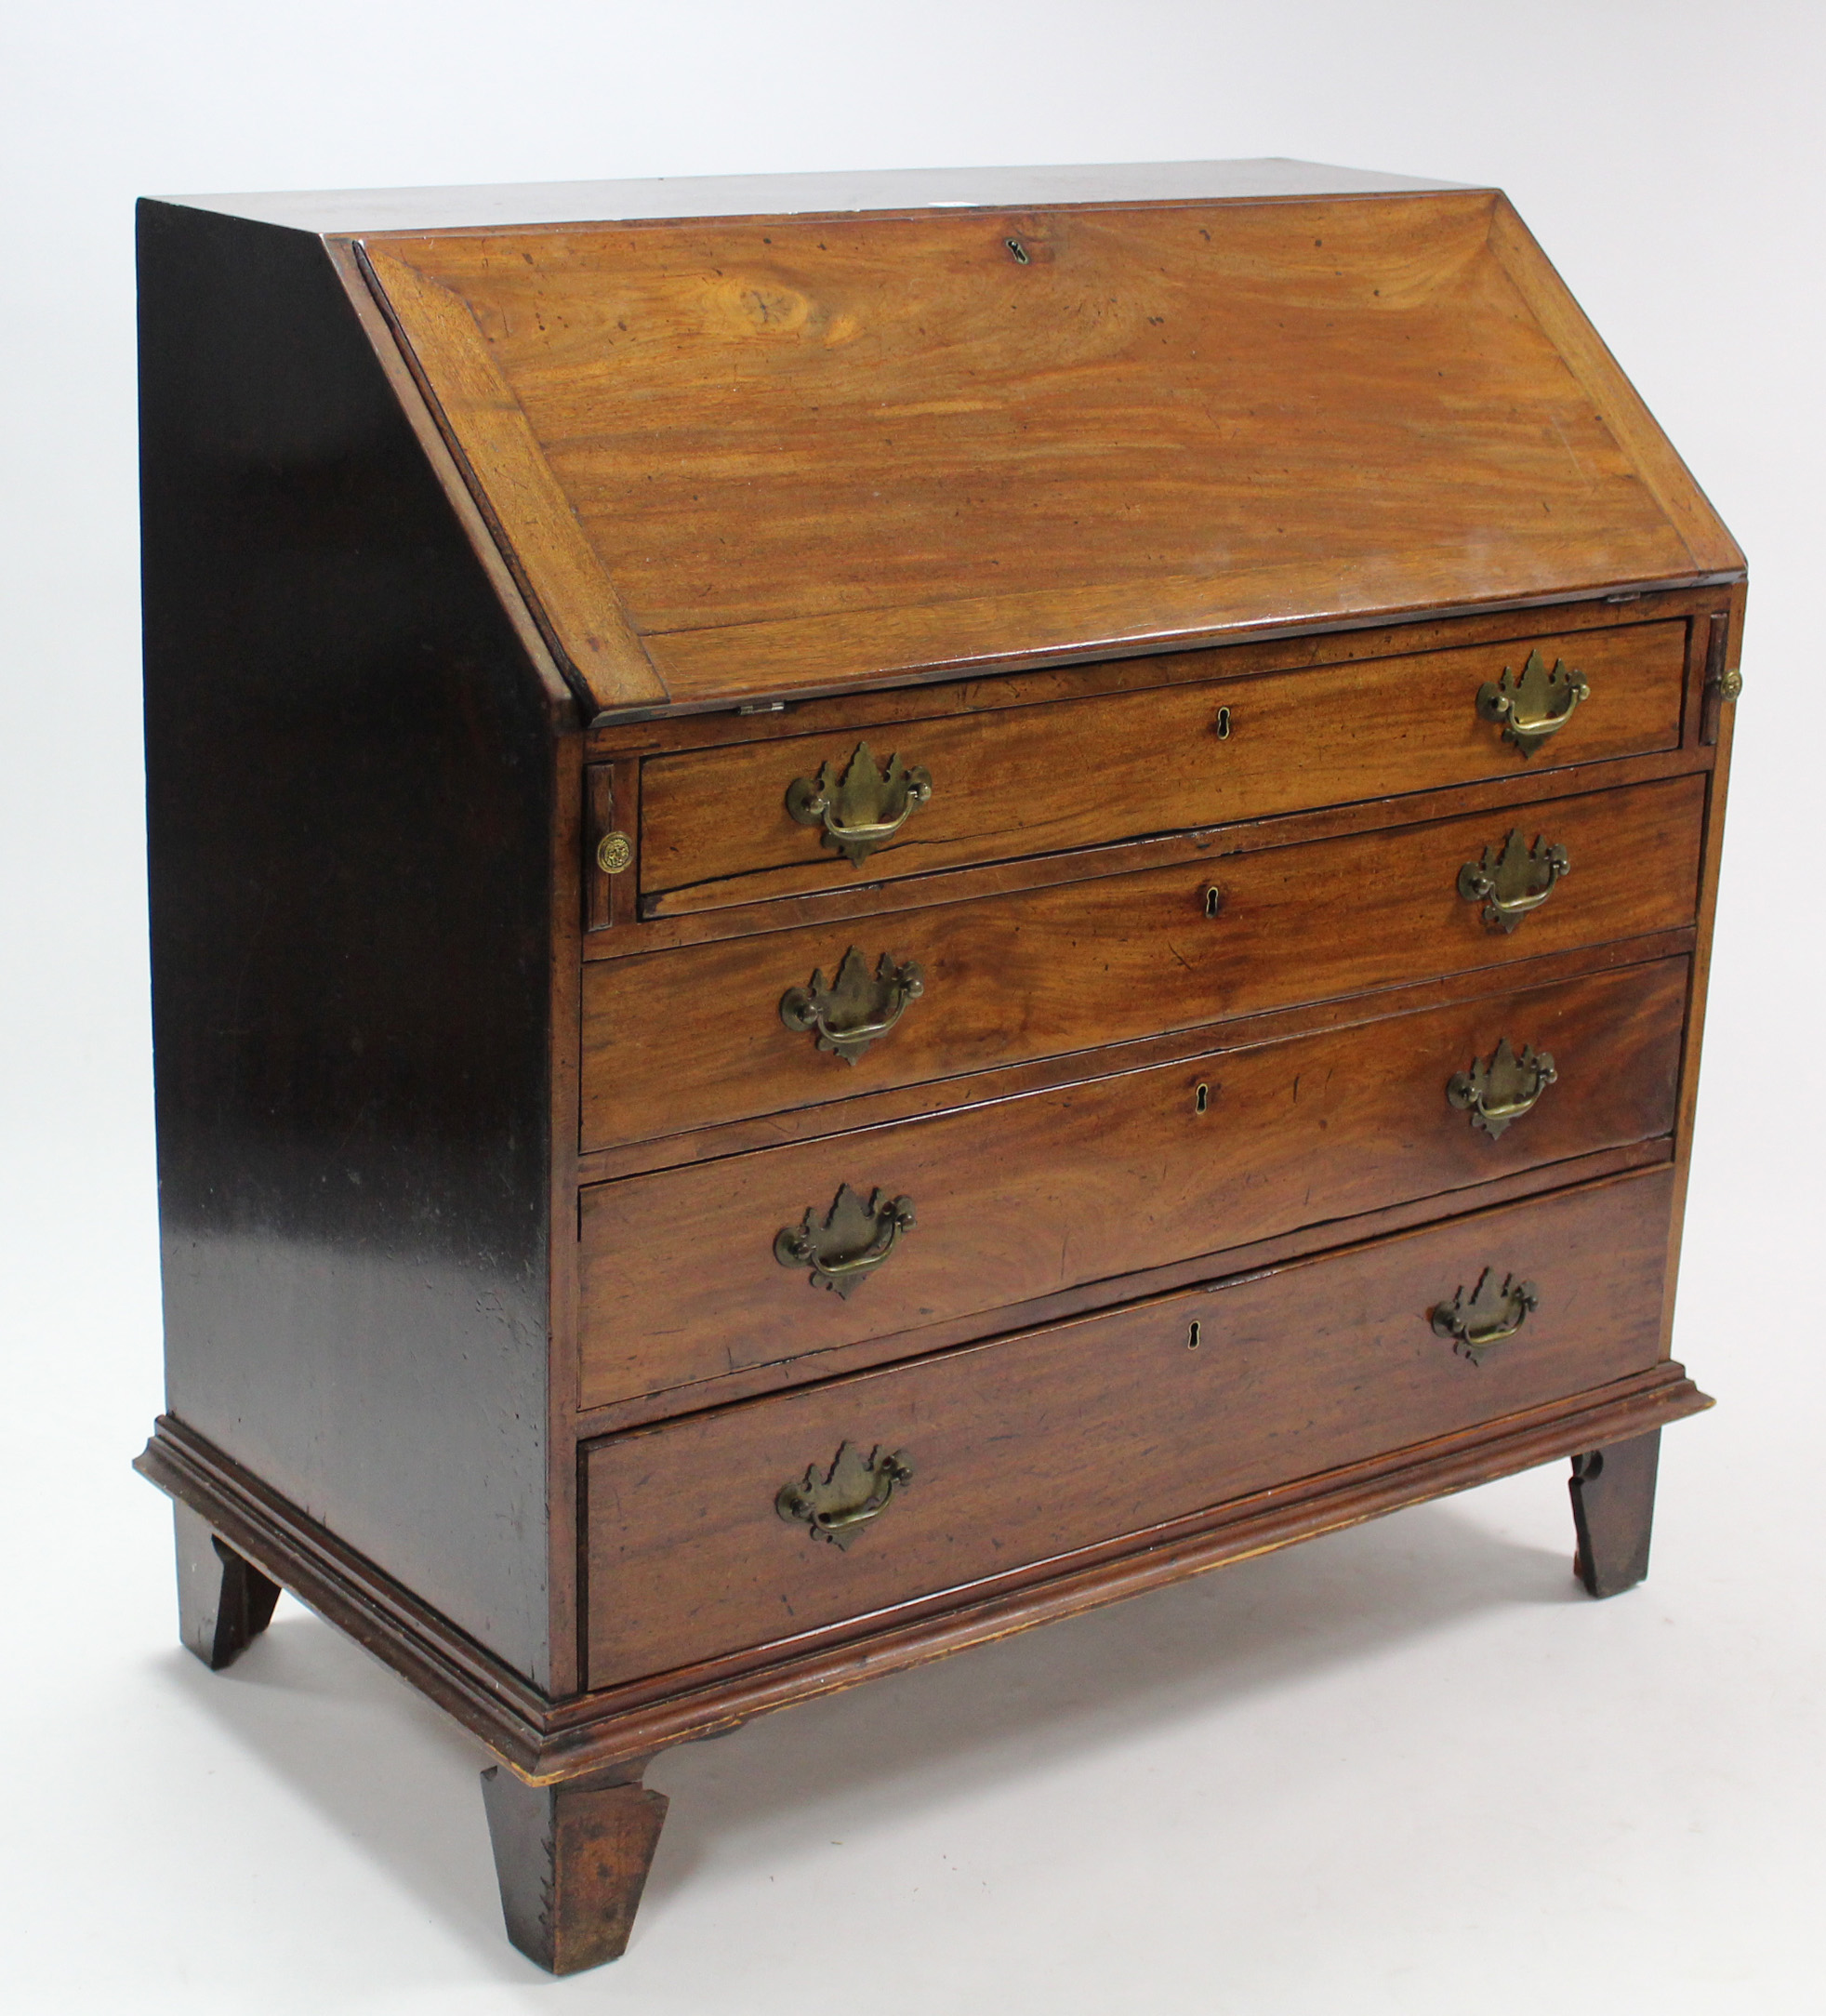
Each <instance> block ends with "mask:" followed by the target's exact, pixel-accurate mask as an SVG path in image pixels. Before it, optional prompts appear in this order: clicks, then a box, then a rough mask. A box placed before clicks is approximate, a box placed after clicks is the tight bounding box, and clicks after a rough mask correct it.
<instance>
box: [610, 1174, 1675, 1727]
mask: <svg viewBox="0 0 1826 2016" xmlns="http://www.w3.org/2000/svg"><path fill="white" fill-rule="evenodd" d="M1671 1186H1672V1178H1671V1176H1670V1174H1668V1173H1667V1172H1657V1173H1656V1174H1651V1175H1647V1176H1639V1177H1634V1178H1632V1179H1629V1180H1628V1181H1625V1182H1621V1183H1618V1184H1614V1185H1608V1186H1605V1187H1600V1188H1597V1189H1594V1190H1587V1191H1580V1192H1573V1193H1570V1194H1568V1195H1563V1196H1560V1197H1556V1198H1552V1199H1548V1200H1542V1202H1539V1203H1536V1204H1531V1205H1528V1206H1526V1207H1523V1208H1521V1209H1518V1210H1514V1211H1511V1212H1508V1213H1506V1214H1503V1215H1502V1216H1501V1217H1499V1218H1474V1219H1472V1220H1470V1221H1468V1222H1459V1223H1455V1224H1451V1225H1447V1226H1442V1227H1437V1228H1436V1229H1435V1230H1432V1231H1428V1232H1423V1233H1417V1234H1413V1235H1410V1236H1409V1237H1407V1238H1403V1239H1396V1240H1389V1241H1387V1242H1385V1243H1382V1244H1378V1245H1374V1246H1370V1247H1366V1248H1362V1249H1359V1250H1358V1251H1356V1252H1355V1253H1348V1254H1344V1255H1341V1256H1338V1257H1334V1258H1330V1259H1325V1260H1319V1261H1313V1262H1306V1263H1303V1264H1300V1265H1296V1266H1293V1267H1284V1268H1279V1269H1277V1270H1275V1271H1273V1272H1271V1273H1269V1274H1266V1275H1258V1276H1254V1277H1252V1278H1249V1279H1245V1280H1240V1281H1237V1282H1234V1283H1228V1284H1224V1285H1223V1286H1221V1287H1217V1288H1214V1289H1211V1290H1207V1291H1204V1292H1202V1293H1194V1294H1191V1295H1183V1296H1174V1297H1171V1298H1168V1299H1166V1300H1164V1301H1161V1302H1158V1303H1151V1304H1147V1305H1145V1306H1142V1307H1140V1308H1137V1309H1133V1310H1129V1311H1124V1312H1119V1313H1117V1314H1112V1315H1109V1316H1104V1317H1098V1318H1092V1319H1088V1320H1083V1321H1080V1322H1078V1323H1070V1324H1065V1325H1061V1326H1059V1327H1058V1328H1056V1329H1051V1330H1041V1331H1036V1332H1030V1333H1027V1334H1025V1336H1021V1337H1016V1338H1010V1339H1004V1340H1001V1341H999V1342H997V1343H992V1344H987V1345H984V1346H976V1347H973V1348H971V1349H967V1350H963V1351H959V1352H956V1353H953V1354H950V1355H948V1356H946V1357H945V1358H942V1359H927V1360H924V1361H922V1362H920V1363H918V1364H914V1365H909V1366H905V1367H901V1368H898V1369H895V1370H893V1371H886V1372H879V1373H864V1374H862V1375H861V1376H860V1377H858V1378H855V1379H852V1380H844V1381H838V1382H835V1383H833V1384H832V1385H830V1386H822V1387H815V1388H812V1389H810V1390H808V1391H805V1392H802V1393H796V1394H790V1395H785V1396H781V1397H779V1398H776V1399H766V1400H759V1401H754V1402H750V1403H749V1404H748V1405H747V1406H745V1407H740V1408H731V1409H728V1410H726V1411H723V1412H720V1413H711V1414H708V1415H704V1416H701V1417H698V1418H696V1419H693V1420H687V1421H682V1422H679V1423H675V1424H673V1425H671V1426H667V1427H661V1428H655V1429H649V1430H642V1431H638V1432H636V1433H634V1434H631V1435H628V1436H625V1437H618V1438H615V1439H611V1440H609V1441H606V1442H602V1443H599V1444H596V1445H595V1446H593V1447H592V1448H591V1450H590V1452H589V1458H588V1464H589V1468H588V1473H587V1485H586V1493H587V1496H586V1505H587V1519H588V1531H589V1550H590V1554H589V1564H590V1565H589V1584H590V1604H589V1678H590V1684H591V1685H592V1686H595V1687H601V1686H606V1685H608V1684H610V1683H612V1682H614V1681H616V1680H620V1679H625V1678H634V1677H636V1676H639V1675H642V1674H649V1673H658V1672H663V1671H666V1670H667V1669H668V1668H673V1667H679V1666H682V1665H687V1664H689V1663H690V1662H692V1661H694V1660H699V1659H705V1658H708V1657H712V1656H714V1655H716V1654H718V1653H720V1652H726V1651H732V1650H734V1649H736V1648H738V1647H741V1646H745V1645H758V1644H785V1643H788V1642H790V1641H791V1640H792V1639H793V1638H797V1637H799V1636H801V1634H803V1633H806V1632H808V1631H811V1630H814V1629H815V1628H817V1627H818V1626H820V1625H828V1624H831V1623H834V1622H836V1621H837V1620H839V1619H842V1618H849V1617H860V1616H865V1615H867V1616H869V1617H871V1618H872V1619H875V1620H877V1621H881V1613H882V1612H884V1611H890V1610H892V1608H893V1606H894V1605H896V1604H898V1603H902V1602H905V1601H906V1600H908V1599H909V1598H917V1597H921V1596H925V1595H928V1594H930V1593H932V1592H933V1591H934V1590H939V1589H945V1590H961V1589H964V1588H967V1587H968V1586H969V1585H971V1584H973V1583H974V1582H977V1581H980V1580H984V1579H986V1578H989V1577H993V1576H995V1575H997V1574H999V1573H1001V1572H1005V1571H1007V1570H1009V1569H1012V1568H1016V1567H1018V1566H1020V1565H1022V1564H1024V1563H1027V1562H1034V1561H1040V1560H1045V1559H1049V1558H1054V1557H1058V1556H1062V1555H1065V1554H1068V1553H1069V1552H1071V1551H1072V1550H1073V1549H1074V1548H1077V1547H1081V1546H1085V1545H1090V1544H1091V1543H1092V1542H1096V1541H1102V1540H1105V1539H1108V1538H1110V1537H1112V1536H1115V1535H1118V1534H1123V1533H1129V1532H1137V1531H1139V1530H1142V1529H1145V1528H1147V1527H1149V1526H1153V1525H1156V1524H1158V1523H1160V1522H1161V1521H1164V1520H1167V1519H1174V1518H1176V1517H1180V1516H1183V1515H1185V1514H1187V1513H1190V1512H1193V1511H1195V1510H1196V1509H1197V1508H1198V1507H1200V1506H1204V1505H1219V1504H1222V1503H1223V1502H1224V1500H1226V1499H1229V1498H1233V1497H1240V1496H1242V1495H1243V1494H1244V1493H1246V1492H1250V1491H1256V1490H1261V1489H1263V1488H1264V1487H1267V1486H1270V1485H1273V1484H1277V1483H1281V1482H1285V1481H1287V1480H1289V1479H1293V1478H1296V1477H1307V1476H1313V1475H1316V1474H1318V1473H1321V1472H1323V1471H1325V1470H1327V1469H1330V1468H1331V1467H1333V1466H1341V1465H1344V1464H1348V1463H1353V1462H1359V1461H1362V1460H1363V1459H1365V1458H1367V1457H1370V1456H1373V1455H1376V1454H1379V1453H1381V1452H1385V1451H1388V1450H1391V1449H1394V1448H1397V1447H1400V1446H1404V1445H1409V1444H1413V1443H1419V1442H1423V1441H1425V1440H1427V1439H1430V1438H1432V1437H1435V1436H1440V1435H1445V1434H1449V1433H1450V1432H1452V1431H1453V1430H1456V1429H1462V1428H1465V1427H1468V1426H1472V1425H1473V1424H1475V1423H1478V1422H1485V1421H1493V1420H1497V1419H1500V1418H1501V1417H1502V1415H1504V1414H1508V1413H1516V1412H1519V1411H1520V1410H1522V1409H1524V1408H1527V1407H1530V1406H1535V1405H1539V1404H1540V1403H1542V1401H1545V1400H1548V1399H1553V1398H1555V1396H1558V1395H1564V1394H1572V1393H1576V1392H1579V1391H1581V1390H1583V1389H1585V1388H1588V1387H1594V1386H1603V1385H1605V1384H1606V1383H1607V1382H1608V1381H1611V1380H1616V1379H1621V1378H1623V1377H1625V1376H1626V1375H1628V1374H1629V1373H1636V1372H1642V1371H1645V1370H1647V1368H1648V1367H1650V1366H1651V1365H1653V1364H1654V1362H1655V1361H1656V1359H1657V1357H1658V1355H1659V1346H1660V1336H1659V1327H1660V1312H1661V1271H1662V1267H1663V1265H1664V1262H1665V1249H1666V1240H1667V1215H1668V1207H1669V1200H1670V1190H1671ZM1486 1267H1497V1268H1500V1269H1501V1270H1502V1271H1503V1272H1504V1273H1514V1274H1515V1275H1517V1276H1526V1277H1527V1278H1528V1279H1530V1280H1534V1281H1535V1282H1536V1283H1537V1284H1538V1287H1539V1292H1540V1303H1539V1306H1538V1307H1537V1308H1536V1309H1535V1311H1534V1313H1533V1314H1532V1315H1530V1316H1529V1317H1528V1320H1527V1321H1526V1322H1525V1323H1524V1325H1523V1327H1522V1329H1521V1331H1520V1332H1519V1333H1518V1334H1517V1335H1516V1336H1515V1337H1514V1338H1513V1339H1511V1340H1510V1342H1509V1343H1508V1344H1507V1345H1502V1346H1497V1347H1496V1349H1495V1350H1494V1351H1493V1352H1491V1353H1490V1354H1489V1356H1488V1357H1487V1358H1486V1359H1484V1361H1483V1362H1482V1363H1481V1364H1473V1363H1472V1362H1471V1361H1470V1360H1469V1359H1465V1358H1464V1357H1462V1355H1460V1354H1459V1353H1458V1352H1457V1351H1455V1350H1454V1348H1453V1346H1451V1345H1450V1344H1449V1342H1448V1341H1446V1340H1444V1339H1442V1338H1440V1337H1439V1336H1437V1335H1436V1334H1435V1333H1434V1332H1433V1330H1432V1328H1431V1327H1430V1325H1429V1322H1428V1320H1427V1312H1428V1310H1429V1309H1430V1308H1431V1307H1432V1306H1434V1305H1435V1304H1436V1303H1437V1302H1439V1301H1440V1300H1442V1299H1446V1298H1449V1297H1450V1296H1451V1295H1452V1294H1453V1293H1455V1291H1456V1290H1457V1289H1458V1288H1459V1287H1460V1286H1461V1285H1462V1284H1466V1283H1468V1282H1472V1281H1475V1280H1476V1279H1477V1277H1478V1275H1479V1274H1480V1273H1481V1272H1482V1270H1483V1269H1484V1268H1486ZM1195 1321H1196V1322H1197V1323H1198V1325H1199V1326H1200V1341H1199V1344H1198V1347H1197V1348H1196V1349H1192V1348H1188V1335H1189V1331H1190V1325H1191V1324H1192V1323H1193V1322H1195ZM1296 1336H1297V1337H1298V1339H1299V1340H1300V1341H1299V1347H1298V1348H1297V1349H1290V1347H1289V1339H1290V1338H1292V1337H1296ZM845 1440H849V1441H853V1442H854V1443H856V1444H858V1445H859V1446H860V1447H861V1448H863V1449H865V1450H872V1449H875V1448H877V1447H878V1446H879V1447H880V1448H882V1449H887V1450H904V1451H905V1452H906V1456H907V1459H908V1461H909V1463H910V1465H911V1466H912V1469H913V1481H912V1482H911V1483H910V1484H909V1485H907V1486H906V1488H905V1489H904V1491H900V1492H896V1493H895V1494H894V1498H893V1503H892V1504H891V1505H890V1506H889V1508H888V1512H887V1514H886V1516H885V1517H883V1518H882V1519H880V1522H879V1524H878V1525H876V1526H875V1527H872V1528H870V1529H869V1530H867V1531H866V1532H864V1533H862V1534H861V1535H860V1536H859V1537H858V1538H857V1539H856V1540H855V1542H854V1543H853V1545H851V1546H850V1547H849V1548H848V1549H847V1550H843V1549H839V1548H837V1547H835V1546H831V1545H819V1544H818V1543H817V1542H816V1541H814V1539H813V1538H812V1536H811V1535H810V1534H809V1533H808V1532H807V1531H806V1529H805V1528H804V1527H802V1526H798V1525H794V1524H792V1523H789V1522H788V1521H786V1520H783V1519H780V1518H779V1517H778V1516H777V1515H776V1514H775V1512H774V1492H775V1491H776V1490H777V1489H778V1487H779V1486H780V1485H781V1484H782V1483H785V1482H787V1481H788V1480H790V1479H794V1478H796V1477H798V1476H799V1475H801V1473H802V1472H803V1471H804V1470H805V1468H806V1466H808V1465H809V1464H813V1463H818V1464H821V1465H822V1464H828V1463H829V1462H830V1460H831V1459H832V1457H833V1456H834V1455H835V1453H836V1452H837V1450H838V1448H839V1446H840V1444H841V1443H842V1442H844V1441H845ZM686 1548H688V1558H689V1560H690V1573H689V1576H688V1577H685V1576H684V1575H682V1574H681V1561H682V1560H683V1559H684V1558H686V1557H685V1554H684V1552H683V1551H682V1550H684V1549H686Z"/></svg>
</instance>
